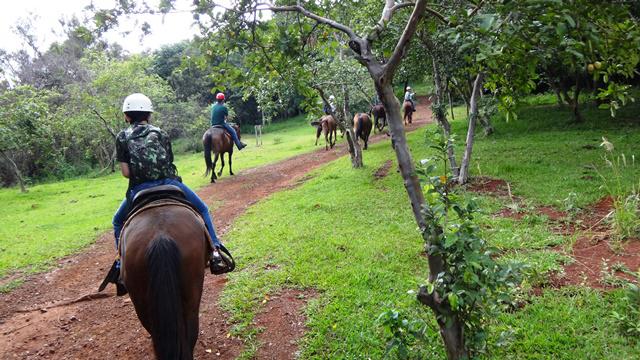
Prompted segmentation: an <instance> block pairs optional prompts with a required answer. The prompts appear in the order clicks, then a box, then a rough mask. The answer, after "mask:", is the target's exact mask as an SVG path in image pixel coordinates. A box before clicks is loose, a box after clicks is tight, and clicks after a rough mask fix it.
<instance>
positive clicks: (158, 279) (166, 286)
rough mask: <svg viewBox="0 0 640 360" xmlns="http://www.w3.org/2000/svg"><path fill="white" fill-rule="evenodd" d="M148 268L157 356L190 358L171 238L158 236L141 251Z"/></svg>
mask: <svg viewBox="0 0 640 360" xmlns="http://www.w3.org/2000/svg"><path fill="white" fill-rule="evenodd" d="M145 257H146V260H147V268H148V271H149V293H148V296H149V303H150V308H149V313H150V318H151V324H150V325H151V331H150V332H151V336H152V339H153V347H154V350H155V352H156V357H157V358H158V359H161V360H164V359H167V360H175V359H184V358H188V359H191V356H189V353H190V352H191V348H190V347H189V346H188V345H187V337H186V329H185V325H184V321H183V319H184V312H183V308H182V295H181V284H180V277H181V274H180V269H181V267H180V250H179V249H178V246H177V245H176V243H175V241H173V240H172V239H171V238H169V237H167V236H159V237H157V238H155V239H154V240H152V241H151V243H150V245H149V248H148V249H147V252H146V254H145Z"/></svg>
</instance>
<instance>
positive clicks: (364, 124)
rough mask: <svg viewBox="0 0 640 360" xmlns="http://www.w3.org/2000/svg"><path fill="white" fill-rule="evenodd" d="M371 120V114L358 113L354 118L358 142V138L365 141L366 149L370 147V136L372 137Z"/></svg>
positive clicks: (354, 130) (354, 128)
mask: <svg viewBox="0 0 640 360" xmlns="http://www.w3.org/2000/svg"><path fill="white" fill-rule="evenodd" d="M371 127H372V124H371V118H370V117H369V114H365V113H357V114H356V115H355V116H354V117H353V132H355V133H356V141H357V140H358V138H360V139H362V141H364V149H365V150H367V148H368V147H369V135H371Z"/></svg>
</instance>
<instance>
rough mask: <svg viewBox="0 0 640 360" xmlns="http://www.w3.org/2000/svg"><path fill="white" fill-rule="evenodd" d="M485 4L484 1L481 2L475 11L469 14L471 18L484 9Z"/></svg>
mask: <svg viewBox="0 0 640 360" xmlns="http://www.w3.org/2000/svg"><path fill="white" fill-rule="evenodd" d="M483 4H484V0H481V1H480V2H479V3H478V4H477V5H476V8H475V9H473V10H472V11H471V12H470V13H469V17H473V16H474V15H475V14H476V13H477V12H478V11H479V10H480V8H481V7H482V5H483Z"/></svg>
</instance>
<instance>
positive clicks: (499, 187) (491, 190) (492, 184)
mask: <svg viewBox="0 0 640 360" xmlns="http://www.w3.org/2000/svg"><path fill="white" fill-rule="evenodd" d="M466 189H467V190H468V191H473V192H478V193H485V194H490V195H495V196H509V189H508V187H507V182H506V181H504V180H502V179H492V178H489V177H486V176H476V177H473V178H471V180H470V181H469V183H468V184H467V185H466Z"/></svg>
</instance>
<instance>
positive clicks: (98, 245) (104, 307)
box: [0, 99, 431, 359]
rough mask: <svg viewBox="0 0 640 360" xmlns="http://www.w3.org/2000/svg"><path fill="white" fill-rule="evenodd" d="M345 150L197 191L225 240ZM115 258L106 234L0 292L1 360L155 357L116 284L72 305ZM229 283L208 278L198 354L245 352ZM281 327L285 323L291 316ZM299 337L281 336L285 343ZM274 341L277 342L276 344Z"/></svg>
mask: <svg viewBox="0 0 640 360" xmlns="http://www.w3.org/2000/svg"><path fill="white" fill-rule="evenodd" d="M417 110H418V111H417V114H416V119H415V120H414V122H413V124H412V125H410V126H409V127H408V128H407V130H415V129H416V128H418V127H420V126H422V125H425V124H426V123H428V122H430V121H431V113H430V109H429V107H428V102H427V101H426V99H423V100H422V104H419V105H418V109H417ZM312 130H313V129H309V144H312V143H313V133H314V132H313V131H312ZM381 140H386V141H388V137H387V136H385V135H382V134H379V135H376V136H373V137H372V139H371V141H372V142H377V141H381ZM345 154H347V150H346V144H340V145H339V146H337V148H336V149H334V150H331V151H324V148H323V149H321V150H318V151H315V152H312V153H308V154H303V155H298V156H295V157H293V158H290V159H287V160H284V161H282V162H279V163H276V164H271V165H266V166H263V167H259V168H254V169H249V170H246V171H242V172H240V173H239V174H237V175H236V176H235V177H232V178H230V177H226V178H223V179H222V180H220V181H219V182H218V183H216V184H214V185H210V186H206V187H205V188H203V189H201V190H200V191H199V195H200V196H201V197H202V198H203V199H204V200H205V201H206V202H207V203H208V204H210V205H211V208H212V214H213V217H214V222H215V225H216V229H217V230H218V232H219V233H220V234H221V235H222V238H223V239H224V233H225V232H226V231H227V229H228V227H229V226H230V225H231V224H232V223H233V221H234V220H235V218H236V217H238V216H239V215H241V214H242V213H243V212H244V211H245V210H246V209H247V207H249V206H251V205H252V204H254V203H256V202H257V201H260V200H261V199H263V198H265V197H266V196H268V195H270V194H272V193H275V192H277V191H281V190H284V189H288V188H291V187H295V186H297V185H299V184H300V183H302V182H304V181H305V175H306V174H307V173H308V172H309V171H311V170H313V169H315V168H317V167H319V166H321V165H323V164H325V163H327V162H329V161H332V160H335V159H337V158H339V157H341V156H343V155H345ZM365 161H366V153H365ZM113 256H114V253H113V235H112V233H111V232H109V233H105V234H103V235H102V236H100V237H99V238H98V239H97V240H96V242H95V243H94V244H93V245H91V246H90V247H89V248H88V249H86V250H85V251H83V252H82V253H80V254H77V255H74V256H71V257H69V258H66V259H63V260H61V261H60V262H59V265H58V267H57V269H55V270H53V271H51V272H48V273H45V274H40V275H37V276H33V277H32V278H30V279H28V280H27V281H25V284H24V285H22V286H20V287H19V288H17V289H15V290H14V291H12V292H10V293H8V294H1V295H0V354H2V355H0V356H1V357H2V358H3V359H35V358H39V359H40V358H45V359H106V358H115V357H117V358H119V359H153V357H154V356H153V350H152V348H151V341H150V338H149V335H148V334H147V332H146V331H145V330H144V329H143V328H142V326H141V325H140V323H139V322H138V319H137V317H136V315H135V311H134V309H133V306H132V304H131V301H130V300H129V298H128V297H126V296H125V297H116V296H115V290H114V288H113V287H112V286H110V287H109V288H108V290H107V291H106V292H107V295H109V296H104V297H100V298H96V299H85V300H84V301H78V302H72V303H68V302H69V301H70V300H73V299H77V298H80V297H82V296H84V295H87V294H91V293H94V292H95V291H96V288H97V286H98V284H99V283H100V281H101V280H102V278H103V277H104V275H105V272H106V270H107V269H108V267H109V266H111V263H112V262H113ZM225 282H226V277H220V276H212V275H210V274H207V276H206V277H205V284H204V293H203V297H202V304H201V308H200V312H201V316H200V329H201V333H200V337H199V340H198V344H197V345H196V349H195V356H196V358H200V359H204V358H216V359H233V358H235V357H237V355H238V354H239V353H240V352H241V351H242V343H241V341H240V340H238V339H234V338H232V337H230V336H229V335H228V334H229V324H227V323H226V316H225V314H224V312H222V311H221V309H219V307H218V306H217V298H218V296H219V294H220V292H221V290H222V288H223V287H224V284H225ZM299 306H303V304H300V305H299ZM267 309H268V308H267ZM299 322H300V321H297V323H299ZM276 326H278V325H276ZM280 326H287V322H282V325H280ZM268 329H269V331H280V330H284V329H277V328H275V329H272V328H271V327H268ZM297 336H301V335H297ZM295 340H297V339H282V341H286V342H287V343H288V344H289V343H295ZM269 346H274V347H275V348H277V347H278V344H274V343H270V344H269ZM262 353H264V351H263V352H261V354H262Z"/></svg>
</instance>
